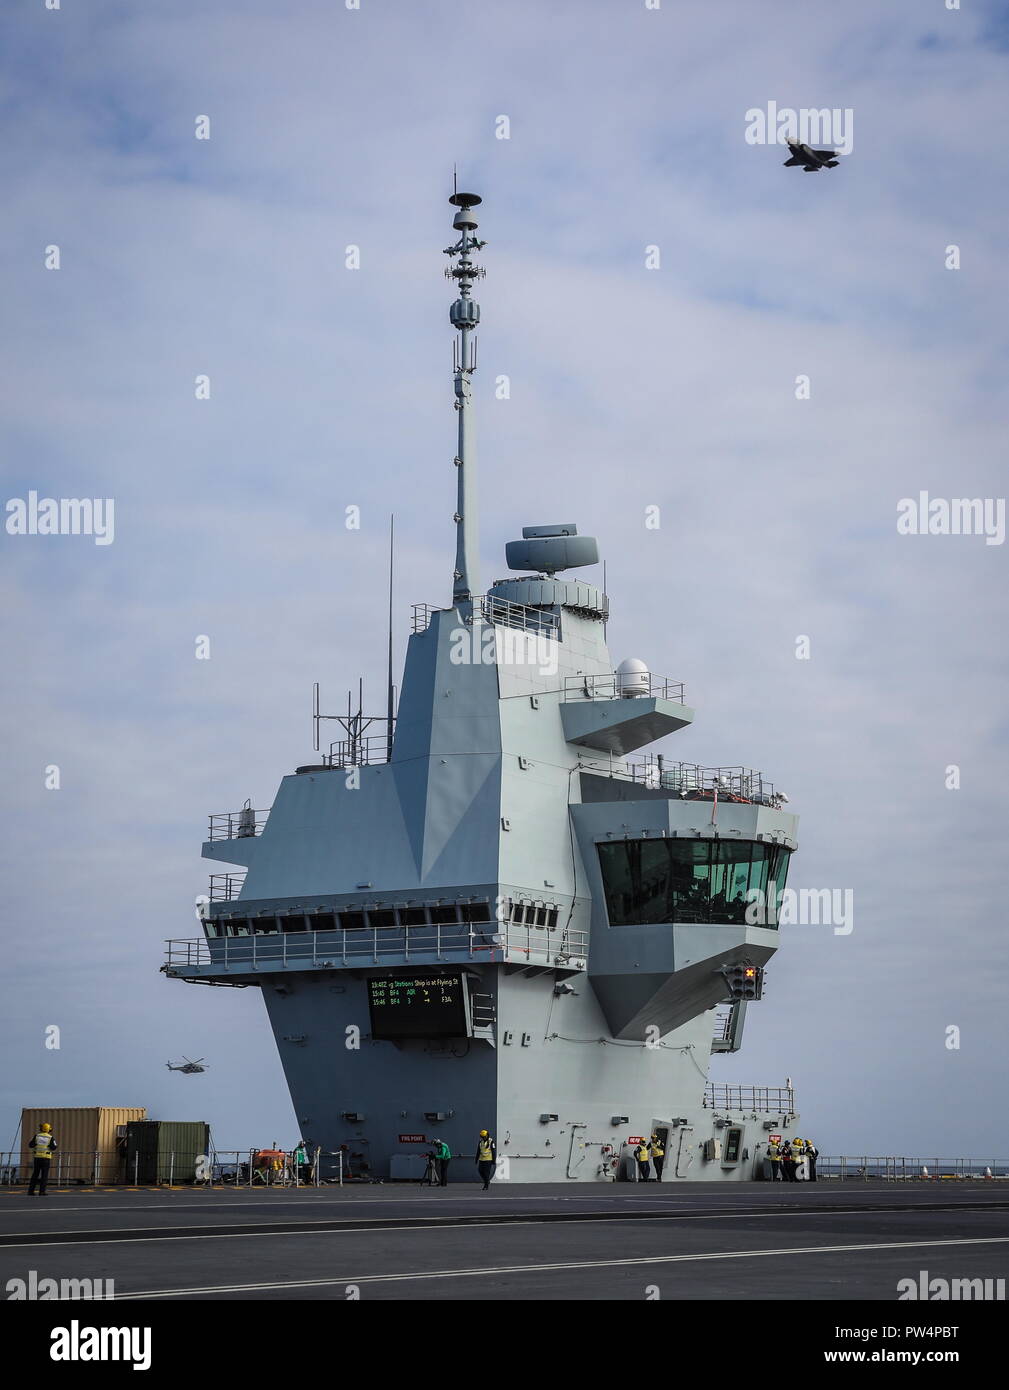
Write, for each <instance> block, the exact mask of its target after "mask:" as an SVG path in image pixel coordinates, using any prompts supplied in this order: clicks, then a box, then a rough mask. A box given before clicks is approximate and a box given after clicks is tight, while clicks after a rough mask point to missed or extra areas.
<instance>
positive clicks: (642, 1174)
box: [634, 1139, 652, 1182]
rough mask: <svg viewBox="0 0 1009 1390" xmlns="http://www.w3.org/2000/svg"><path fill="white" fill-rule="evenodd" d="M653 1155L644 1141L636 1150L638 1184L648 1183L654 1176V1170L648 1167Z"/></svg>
mask: <svg viewBox="0 0 1009 1390" xmlns="http://www.w3.org/2000/svg"><path fill="white" fill-rule="evenodd" d="M650 1157H651V1154H650V1152H649V1149H648V1145H647V1143H646V1142H645V1140H644V1139H642V1141H641V1143H640V1144H639V1145H638V1147H637V1148H636V1149H635V1150H634V1161H635V1163H636V1164H637V1165H638V1182H648V1181H649V1180H650V1178H651V1176H652V1170H651V1168H650V1167H649V1165H648V1160H649V1158H650Z"/></svg>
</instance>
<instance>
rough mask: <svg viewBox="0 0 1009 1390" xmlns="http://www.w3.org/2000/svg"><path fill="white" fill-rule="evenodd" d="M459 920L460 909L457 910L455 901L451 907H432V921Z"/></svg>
mask: <svg viewBox="0 0 1009 1390" xmlns="http://www.w3.org/2000/svg"><path fill="white" fill-rule="evenodd" d="M458 920H459V916H458V910H457V908H456V905H455V903H453V904H452V906H451V907H432V908H431V921H432V922H435V923H439V922H458Z"/></svg>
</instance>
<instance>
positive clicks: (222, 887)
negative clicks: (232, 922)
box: [210, 870, 245, 903]
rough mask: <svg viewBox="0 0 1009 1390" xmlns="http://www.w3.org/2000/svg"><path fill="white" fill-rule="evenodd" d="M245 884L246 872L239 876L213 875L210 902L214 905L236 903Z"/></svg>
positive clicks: (211, 877)
mask: <svg viewBox="0 0 1009 1390" xmlns="http://www.w3.org/2000/svg"><path fill="white" fill-rule="evenodd" d="M244 882H245V872H244V870H243V872H242V873H239V874H211V875H210V901H211V902H212V903H230V902H234V900H235V899H236V898H237V897H238V895H239V894H240V893H241V891H242V884H243V883H244Z"/></svg>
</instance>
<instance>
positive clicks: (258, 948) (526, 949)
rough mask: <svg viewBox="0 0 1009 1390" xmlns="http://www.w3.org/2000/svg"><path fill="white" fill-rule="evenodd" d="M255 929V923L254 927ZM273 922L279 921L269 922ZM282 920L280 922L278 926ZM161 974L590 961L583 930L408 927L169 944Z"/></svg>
mask: <svg viewBox="0 0 1009 1390" xmlns="http://www.w3.org/2000/svg"><path fill="white" fill-rule="evenodd" d="M250 920H251V921H252V922H253V923H254V921H255V919H250ZM271 920H272V921H273V922H276V921H277V920H278V919H276V918H273V919H271ZM279 920H283V919H279ZM166 944H167V947H168V951H167V954H166V957H165V965H164V969H165V971H166V973H167V974H169V975H171V974H172V973H173V972H175V971H177V970H192V969H199V968H203V967H206V966H219V967H221V968H222V969H228V968H229V967H241V968H244V969H250V968H251V969H253V970H255V969H258V968H259V967H261V966H265V967H269V966H281V967H283V966H285V965H289V964H290V965H298V966H300V967H306V966H312V967H320V966H335V965H350V964H360V963H362V962H364V961H370V962H372V963H374V964H381V963H382V961H383V960H384V959H386V958H388V957H390V956H396V957H400V958H402V959H404V960H417V961H422V960H424V959H443V958H446V957H454V958H458V957H459V956H467V957H469V958H470V959H473V960H481V959H483V960H486V959H488V958H490V957H491V956H492V955H493V953H496V952H505V953H507V954H508V955H509V956H512V957H515V956H518V957H521V958H524V959H526V960H527V961H529V962H531V963H535V962H537V961H539V960H540V959H541V958H542V959H543V961H545V963H548V964H554V965H567V966H570V968H572V969H581V968H583V966H584V963H585V957H586V955H587V953H588V944H589V943H588V931H587V929H585V928H578V927H570V928H564V927H560V926H556V927H548V926H535V925H531V924H519V923H515V922H497V921H487V922H451V923H444V924H425V925H423V926H416V927H405V926H389V927H366V926H362V927H350V928H344V927H334V929H333V930H331V931H317V932H313V931H283V932H278V931H276V930H275V929H274V930H273V931H271V932H269V933H266V932H264V933H262V934H257V933H254V934H252V935H245V936H234V937H232V936H224V937H211V938H210V939H209V940H208V939H207V938H205V937H196V938H186V939H179V938H173V939H171V940H169V941H168V942H167V943H166Z"/></svg>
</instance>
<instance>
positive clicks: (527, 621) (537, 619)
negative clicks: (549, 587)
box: [411, 594, 560, 636]
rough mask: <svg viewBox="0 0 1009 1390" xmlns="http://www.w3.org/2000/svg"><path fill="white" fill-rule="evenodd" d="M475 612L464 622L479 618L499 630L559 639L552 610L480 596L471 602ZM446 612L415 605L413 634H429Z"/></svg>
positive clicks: (557, 627) (427, 605)
mask: <svg viewBox="0 0 1009 1390" xmlns="http://www.w3.org/2000/svg"><path fill="white" fill-rule="evenodd" d="M470 603H471V604H472V610H471V611H469V612H467V614H466V615H465V616H464V617H463V621H464V622H466V623H471V622H472V621H473V614H477V615H479V617H481V618H482V619H483V620H484V622H487V623H493V624H495V625H496V626H498V627H510V628H516V629H517V630H518V631H519V632H531V633H537V634H540V635H544V636H546V635H556V633H557V632H558V630H559V628H560V617H559V615H558V614H557V613H555V612H553V611H552V609H550V608H536V607H533V606H532V605H530V604H526V603H513V602H512V601H511V600H510V599H505V598H500V597H498V595H497V594H479V595H475V596H474V597H473V599H472V600H470ZM445 611H447V610H446V609H444V608H440V607H438V606H437V605H435V604H430V603H415V604H414V605H413V616H412V620H411V629H412V631H413V632H414V633H418V632H426V631H427V629H428V628H429V627H430V626H431V619H432V618H433V617H434V615H435V613H441V612H445Z"/></svg>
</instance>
